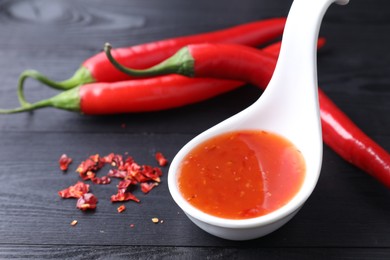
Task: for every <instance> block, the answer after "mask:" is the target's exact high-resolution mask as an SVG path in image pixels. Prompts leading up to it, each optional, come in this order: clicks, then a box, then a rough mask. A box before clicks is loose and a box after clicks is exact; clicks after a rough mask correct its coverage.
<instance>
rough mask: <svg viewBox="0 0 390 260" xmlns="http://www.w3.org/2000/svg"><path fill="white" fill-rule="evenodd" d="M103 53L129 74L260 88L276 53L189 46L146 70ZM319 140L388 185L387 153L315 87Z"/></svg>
mask: <svg viewBox="0 0 390 260" xmlns="http://www.w3.org/2000/svg"><path fill="white" fill-rule="evenodd" d="M109 50H110V46H106V52H107V55H108V57H109V59H110V60H111V61H112V62H113V63H114V65H115V66H116V67H117V68H118V69H120V70H121V71H123V72H126V73H129V74H132V75H133V76H137V75H142V76H151V75H161V74H164V73H179V74H182V75H186V76H197V77H217V78H225V79H226V78H228V79H234V80H241V81H245V82H248V83H252V84H254V85H256V86H258V87H260V88H262V89H264V88H265V87H266V86H267V84H268V82H269V80H270V79H271V77H272V74H273V70H274V68H275V65H276V56H275V55H269V54H267V53H265V52H261V51H259V50H256V49H253V48H250V47H246V46H239V45H223V44H200V45H189V46H188V47H185V48H183V49H181V50H180V51H178V52H177V53H176V54H175V55H174V56H172V57H171V58H169V59H167V60H165V61H163V62H162V63H160V64H158V65H156V66H154V67H152V68H149V69H146V70H133V69H128V68H124V67H123V66H121V65H120V64H118V63H117V62H116V61H115V60H114V59H113V58H112V56H110V51H109ZM318 94H319V101H320V114H321V123H322V130H323V140H324V142H325V143H326V144H327V145H329V146H330V147H331V148H332V149H333V150H334V151H335V152H336V153H338V154H339V155H340V156H341V157H342V158H344V159H345V160H347V161H348V162H350V163H352V164H354V165H355V166H357V167H359V168H360V169H362V170H364V171H365V172H367V173H369V174H371V175H372V176H374V177H375V178H377V179H378V180H379V181H381V182H382V183H383V184H385V185H386V186H387V187H390V155H389V153H388V152H387V151H385V150H384V149H383V148H382V147H381V146H380V145H378V144H377V143H376V142H375V141H374V140H372V139H371V138H369V137H368V136H367V135H366V134H364V133H363V132H362V131H361V130H360V129H359V128H358V127H357V126H356V125H355V124H354V123H353V122H352V121H351V120H350V119H348V117H347V116H346V115H345V114H344V113H343V112H342V111H341V110H340V109H339V108H338V107H337V106H336V105H335V104H334V103H333V102H331V100H330V99H329V98H328V97H326V95H325V93H324V92H322V91H321V90H319V92H318Z"/></svg>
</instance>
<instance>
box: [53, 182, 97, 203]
mask: <svg viewBox="0 0 390 260" xmlns="http://www.w3.org/2000/svg"><path fill="white" fill-rule="evenodd" d="M87 192H89V184H85V183H84V182H81V181H79V182H77V183H76V184H75V185H73V186H69V187H68V188H66V189H63V190H61V191H59V192H58V195H60V197H61V198H64V199H67V198H80V197H81V196H83V195H84V194H85V193H87Z"/></svg>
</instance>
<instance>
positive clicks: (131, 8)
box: [0, 0, 390, 259]
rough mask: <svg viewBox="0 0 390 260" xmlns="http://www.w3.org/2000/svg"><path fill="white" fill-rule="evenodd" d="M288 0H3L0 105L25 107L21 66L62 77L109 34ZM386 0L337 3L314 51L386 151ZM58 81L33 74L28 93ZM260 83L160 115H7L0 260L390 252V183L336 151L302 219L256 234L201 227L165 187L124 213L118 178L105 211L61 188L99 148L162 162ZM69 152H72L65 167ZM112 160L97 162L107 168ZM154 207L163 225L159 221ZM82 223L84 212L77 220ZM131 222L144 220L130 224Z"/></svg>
mask: <svg viewBox="0 0 390 260" xmlns="http://www.w3.org/2000/svg"><path fill="white" fill-rule="evenodd" d="M291 3H292V0H290V1H285V0H272V1H271V0H248V1H245V2H242V1H241V2H239V1H236V0H215V1H209V0H207V1H206V0H197V1H182V0H166V1H158V0H148V1H145V0H132V1H125V0H115V1H103V0H88V1H76V0H52V1H48V0H12V1H11V0H3V1H0V68H1V69H0V83H1V84H0V107H1V108H11V107H15V106H17V105H18V101H17V98H16V93H15V90H16V82H17V78H18V75H19V73H21V72H22V71H23V70H25V69H30V68H33V69H37V70H39V71H41V72H42V73H44V74H46V75H48V76H49V77H51V78H53V79H55V80H63V79H66V78H68V77H69V76H71V75H72V73H73V72H74V71H75V70H76V69H77V68H78V67H79V65H80V64H81V62H82V61H83V60H84V59H86V58H87V57H90V56H91V55H94V54H95V53H97V52H99V51H100V50H101V48H102V46H103V44H104V42H106V41H110V42H111V43H112V44H113V45H114V46H118V47H119V46H128V45H134V44H139V43H144V42H149V41H153V40H159V39H163V38H168V37H174V36H181V35H189V34H193V33H200V32H207V31H212V30H216V29H222V28H226V27H229V26H232V25H236V24H241V23H244V22H249V21H254V20H258V19H263V18H268V17H277V16H285V15H287V12H288V9H289V7H290V5H291ZM388 32H390V2H389V1H385V0H371V1H364V0H351V1H350V4H349V5H347V6H344V7H340V6H336V5H333V6H331V7H330V9H329V10H328V12H327V13H326V15H325V18H324V21H323V24H322V27H321V32H320V33H321V35H323V36H325V37H326V39H327V44H326V46H325V47H324V48H323V49H322V50H321V51H320V52H319V54H318V78H319V85H320V86H321V88H322V89H323V90H324V91H325V92H326V93H327V94H328V95H329V96H330V97H331V98H332V100H333V101H334V102H335V103H336V104H337V105H338V106H339V107H340V108H341V109H342V110H343V111H345V113H346V114H347V115H348V116H349V117H350V118H351V119H352V120H353V121H354V122H355V123H356V124H357V125H358V126H359V127H361V129H362V130H364V131H365V132H366V133H367V134H368V135H369V136H371V137H372V138H373V139H374V140H376V141H377V142H378V143H380V144H381V145H382V146H383V147H384V148H385V149H387V150H390V118H389V114H390V106H389V98H390V87H389V85H390V74H389V72H390V54H389V52H388V46H390V34H389V33H388ZM56 93H58V91H55V90H51V89H48V88H46V87H45V86H42V85H40V84H38V83H36V82H34V81H33V80H28V81H27V84H26V97H27V99H28V100H30V101H37V100H40V99H43V98H46V97H49V96H52V95H54V94H56ZM260 95H261V92H260V91H259V90H258V89H257V88H255V87H253V86H249V85H247V86H245V87H243V88H240V89H237V90H235V91H232V92H231V93H226V94H224V95H221V96H219V97H216V98H213V99H210V100H207V101H204V102H201V103H198V104H194V105H190V106H187V107H182V108H178V109H172V110H167V111H159V112H153V113H141V114H128V115H115V116H101V117H99V116H84V115H79V114H75V113H71V112H66V111H58V110H55V109H42V110H39V111H36V112H34V113H26V114H15V115H6V116H5V115H0V258H19V259H26V258H35V259H50V258H58V259H85V258H88V259H89V258H90V259H121V258H126V259H129V258H130V259H203V258H207V259H254V258H265V259H313V258H319V259H347V258H351V259H389V258H390V236H389V234H390V204H389V201H390V192H389V190H388V189H386V188H385V187H383V186H382V185H381V184H379V183H378V182H376V181H375V180H373V179H372V178H371V177H370V176H368V175H367V174H365V173H363V172H362V171H360V170H358V169H356V168H355V167H353V166H351V165H350V164H348V163H346V162H345V161H343V160H342V159H341V158H340V157H338V156H337V155H336V154H335V153H334V152H333V151H332V150H330V149H329V148H328V147H326V146H325V147H324V160H323V168H322V172H321V177H320V181H319V183H318V185H317V187H316V189H315V191H314V193H313V195H312V196H311V197H310V199H309V201H308V202H307V203H306V204H305V206H304V207H303V209H302V210H301V211H300V212H299V213H298V215H297V216H296V217H294V219H293V220H291V221H290V222H289V223H288V224H287V225H286V226H284V227H283V228H281V229H280V230H278V231H276V232H274V233H272V234H270V235H268V236H266V237H264V238H260V239H256V240H253V241H246V242H234V241H226V240H222V239H218V238H215V237H213V236H210V235H208V234H207V233H205V232H203V231H201V230H200V229H198V228H197V227H196V226H194V225H193V224H192V223H191V222H190V221H189V220H188V218H187V217H186V216H185V215H184V213H183V212H182V211H181V210H180V209H179V208H178V207H177V206H176V204H175V203H174V202H173V200H172V199H171V197H170V195H169V191H168V187H167V184H166V173H167V168H164V169H163V171H164V176H163V178H162V183H161V185H160V186H159V187H157V188H156V189H154V190H152V192H151V193H150V194H148V195H143V194H141V192H140V191H139V190H136V191H135V193H136V194H137V195H138V196H139V197H140V199H141V203H140V204H137V203H134V202H127V203H126V206H127V210H126V211H125V212H123V213H122V214H118V213H117V212H116V207H117V206H118V205H117V204H112V203H111V202H110V201H109V197H110V196H111V195H112V194H113V193H114V192H115V190H116V187H115V185H116V183H117V180H114V181H113V183H112V184H110V185H107V186H103V185H100V186H98V185H92V190H93V192H94V193H95V194H96V195H97V196H98V198H99V204H98V209H97V210H96V212H92V213H83V212H81V211H79V210H77V209H76V208H75V200H62V199H60V198H59V196H58V195H57V192H58V191H59V190H60V189H62V188H65V187H67V186H69V185H71V184H74V183H75V182H76V181H77V180H79V178H78V176H77V174H76V173H75V172H74V171H75V169H76V167H77V165H78V163H80V162H81V161H82V160H84V159H85V158H86V157H87V156H89V155H91V154H95V153H99V154H101V155H105V154H108V153H110V152H116V153H121V154H124V153H126V152H128V153H129V154H130V155H132V156H133V157H134V158H135V159H136V160H137V161H139V162H140V163H145V164H155V161H154V158H153V155H154V153H155V152H156V151H162V152H163V153H164V154H165V155H166V156H167V157H168V158H169V159H172V158H173V157H174V155H175V154H176V152H177V151H178V150H179V149H180V147H182V146H183V145H184V144H185V143H186V142H187V141H189V140H190V139H191V138H192V137H194V136H195V135H196V134H198V133H200V132H201V131H203V130H205V129H207V128H209V127H211V126H212V125H214V124H216V123H218V122H220V121H222V120H223V119H225V118H227V117H229V116H231V115H233V114H235V113H237V112H239V111H241V110H242V109H244V108H245V107H247V106H249V105H250V104H252V103H253V102H254V101H255V100H256V99H257V98H258V97H259V96H260ZM62 153H67V154H68V155H69V156H71V157H72V158H73V159H74V162H73V164H71V166H70V169H69V171H68V172H67V173H65V174H64V173H62V172H61V171H60V170H59V169H58V165H57V160H58V158H59V156H60V155H61V154H62ZM105 170H107V169H103V171H102V172H101V174H104V172H105ZM152 217H159V218H160V219H162V220H164V223H160V224H157V225H156V224H153V223H152V222H151V220H150V219H151V218H152ZM73 219H77V220H78V224H77V225H76V226H74V227H72V226H70V222H71V221H72V220H73ZM130 224H134V225H135V226H134V228H131V227H130Z"/></svg>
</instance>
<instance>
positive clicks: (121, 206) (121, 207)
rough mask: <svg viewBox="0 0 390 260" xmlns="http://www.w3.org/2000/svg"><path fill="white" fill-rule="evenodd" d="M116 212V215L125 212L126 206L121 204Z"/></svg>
mask: <svg viewBox="0 0 390 260" xmlns="http://www.w3.org/2000/svg"><path fill="white" fill-rule="evenodd" d="M117 210H118V213H122V212H123V211H125V210H126V206H125V205H123V204H122V205H120V206H119V207H118V208H117Z"/></svg>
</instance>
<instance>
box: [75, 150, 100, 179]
mask: <svg viewBox="0 0 390 260" xmlns="http://www.w3.org/2000/svg"><path fill="white" fill-rule="evenodd" d="M104 164H105V161H104V159H102V158H100V156H99V155H98V154H95V155H91V156H90V157H89V158H88V159H87V160H85V161H83V162H81V163H80V165H79V166H78V167H77V169H76V172H78V173H79V174H80V177H81V178H82V179H85V178H87V179H91V176H88V175H87V173H88V172H92V173H94V172H96V171H97V170H99V169H101V168H102V167H103V166H104Z"/></svg>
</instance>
